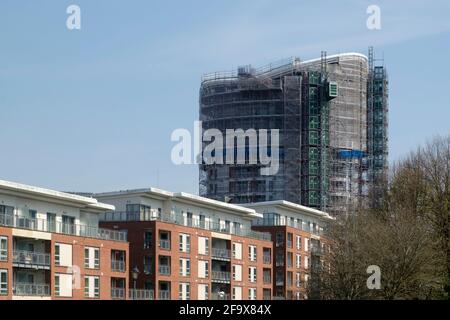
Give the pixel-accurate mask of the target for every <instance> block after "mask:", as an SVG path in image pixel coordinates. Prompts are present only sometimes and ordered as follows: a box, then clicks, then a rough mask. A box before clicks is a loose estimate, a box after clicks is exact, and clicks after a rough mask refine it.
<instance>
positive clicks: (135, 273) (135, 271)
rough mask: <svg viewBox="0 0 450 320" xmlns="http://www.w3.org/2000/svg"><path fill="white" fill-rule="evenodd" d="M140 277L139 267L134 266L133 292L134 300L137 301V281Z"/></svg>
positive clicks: (132, 273) (132, 272) (132, 274)
mask: <svg viewBox="0 0 450 320" xmlns="http://www.w3.org/2000/svg"><path fill="white" fill-rule="evenodd" d="M138 276H139V269H138V267H137V266H134V268H133V270H132V271H131V277H132V278H133V281H134V290H133V299H134V300H136V281H137V279H138Z"/></svg>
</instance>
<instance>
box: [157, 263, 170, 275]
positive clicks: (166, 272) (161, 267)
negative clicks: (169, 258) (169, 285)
mask: <svg viewBox="0 0 450 320" xmlns="http://www.w3.org/2000/svg"><path fill="white" fill-rule="evenodd" d="M158 271H159V274H161V275H167V276H168V275H170V266H166V265H159V266H158Z"/></svg>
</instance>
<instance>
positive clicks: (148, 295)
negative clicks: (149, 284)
mask: <svg viewBox="0 0 450 320" xmlns="http://www.w3.org/2000/svg"><path fill="white" fill-rule="evenodd" d="M129 298H130V300H154V299H155V292H154V291H153V290H142V289H131V290H130V292H129Z"/></svg>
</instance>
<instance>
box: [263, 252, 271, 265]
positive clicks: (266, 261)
mask: <svg viewBox="0 0 450 320" xmlns="http://www.w3.org/2000/svg"><path fill="white" fill-rule="evenodd" d="M263 263H264V264H271V263H272V259H271V257H270V255H266V254H265V255H263Z"/></svg>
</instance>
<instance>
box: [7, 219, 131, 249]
mask: <svg viewBox="0 0 450 320" xmlns="http://www.w3.org/2000/svg"><path fill="white" fill-rule="evenodd" d="M0 226H7V227H14V228H19V229H27V230H33V231H43V232H53V233H60V234H68V235H75V236H80V237H87V238H97V239H103V240H114V241H123V242H126V241H127V233H126V232H122V231H116V230H108V229H102V228H98V227H96V226H88V225H83V224H75V223H63V222H49V221H48V220H47V219H39V218H36V219H30V218H27V217H21V216H19V215H11V214H5V213H0Z"/></svg>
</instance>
